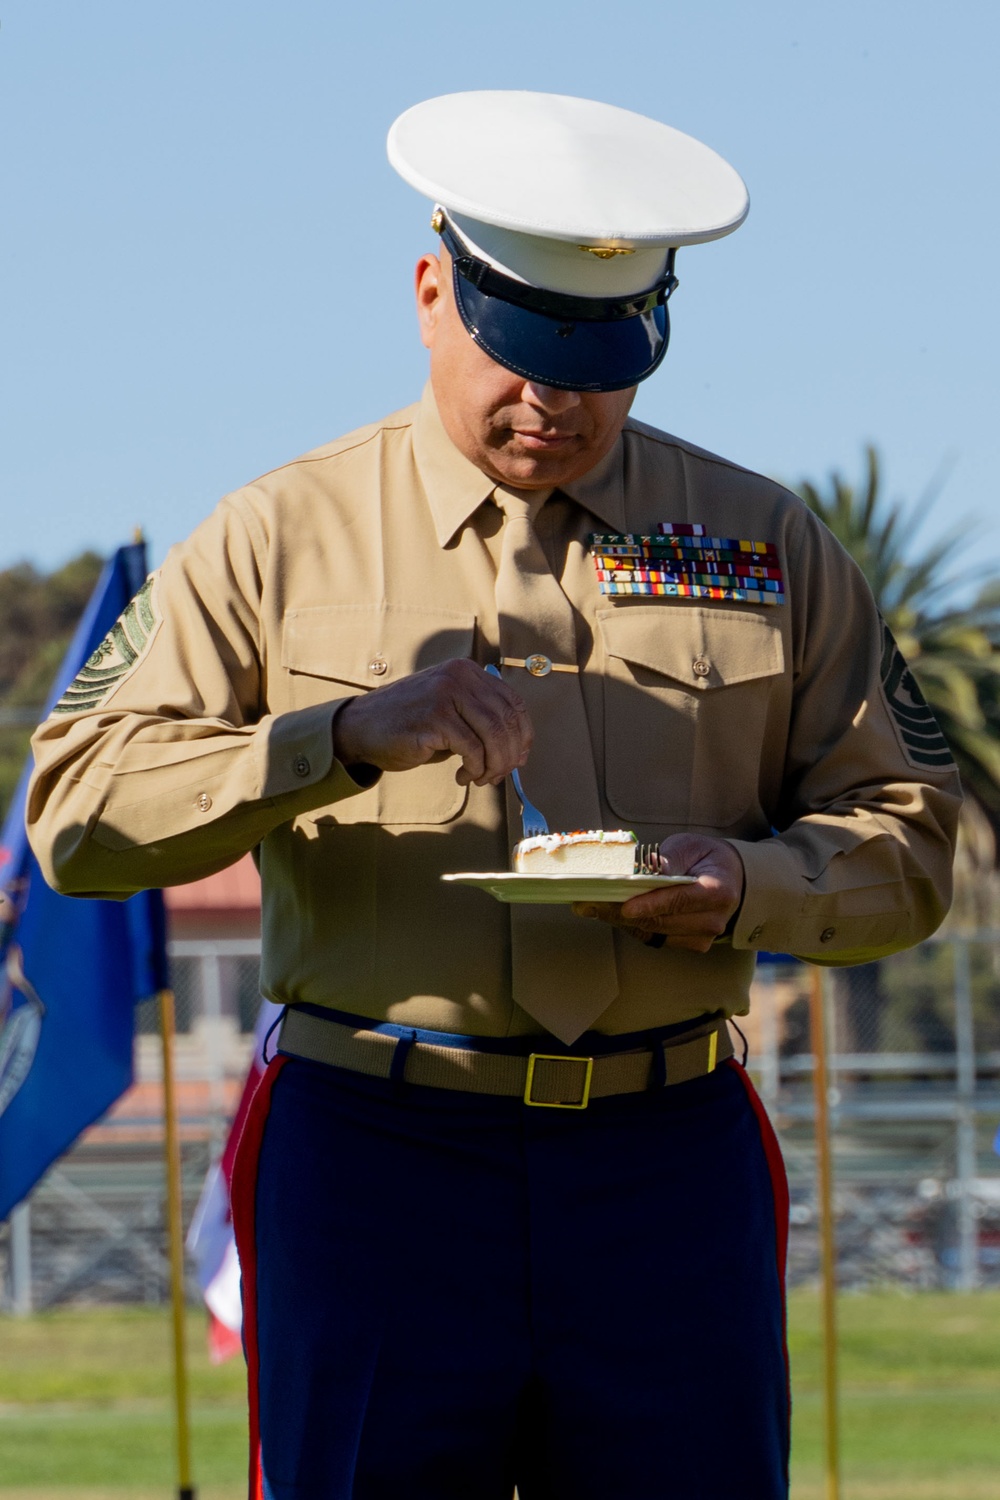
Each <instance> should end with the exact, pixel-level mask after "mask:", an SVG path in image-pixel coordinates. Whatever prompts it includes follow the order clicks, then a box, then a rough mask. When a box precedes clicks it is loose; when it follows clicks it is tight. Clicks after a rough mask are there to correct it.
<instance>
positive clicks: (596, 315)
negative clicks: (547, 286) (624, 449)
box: [441, 224, 677, 391]
mask: <svg viewBox="0 0 1000 1500" xmlns="http://www.w3.org/2000/svg"><path fill="white" fill-rule="evenodd" d="M441 238H442V240H443V241H444V243H445V245H446V246H447V248H448V250H449V252H450V254H451V256H452V281H453V285H454V288H455V301H456V303H457V305H458V310H459V314H460V315H461V318H462V322H463V323H464V324H465V327H466V329H467V330H468V332H469V334H470V335H471V336H472V338H473V339H474V340H475V342H476V343H477V344H478V345H479V347H480V348H481V349H483V350H485V352H486V353H487V354H488V355H489V356H490V358H491V359H495V360H496V361H497V363H498V364H501V365H503V366H504V367H505V368H506V369H508V370H513V371H514V373H515V374H516V375H523V376H524V378H525V379H526V380H537V381H538V382H539V383H540V384H541V385H551V386H555V387H557V388H558V389H560V390H568V391H621V390H625V389H627V387H629V386H632V385H638V383H639V381H640V380H645V379H646V378H647V376H649V375H652V373H653V371H654V370H655V369H656V368H657V366H658V365H659V363H660V361H661V360H662V359H663V356H664V354H665V353H666V352H667V343H668V341H669V338H670V319H669V316H668V313H667V306H666V303H667V298H668V297H669V296H670V293H671V292H672V291H673V289H674V287H675V286H676V284H677V282H676V278H675V276H674V274H673V253H672V252H671V254H670V257H669V260H668V265H667V273H666V275H665V276H664V277H663V279H662V280H661V281H660V282H658V283H657V285H656V286H655V287H651V288H650V289H649V290H648V291H647V292H643V293H640V294H639V295H637V296H635V297H631V298H627V299H621V298H619V299H604V298H590V297H587V298H582V297H571V296H565V295H563V294H562V293H558V292H546V291H542V290H540V289H538V288H535V287H529V286H526V285H525V284H524V283H522V282H518V281H514V280H512V279H511V278H510V277H507V276H503V275H502V274H501V273H500V272H498V271H495V270H494V269H493V267H491V266H488V265H487V264H486V263H485V262H484V261H481V260H477V259H476V258H475V257H474V256H471V255H469V253H468V251H467V250H466V249H465V246H464V245H462V244H461V243H460V242H459V240H458V238H457V236H456V235H455V234H454V233H453V232H452V231H451V228H450V226H449V225H447V224H445V225H443V226H442V228H441ZM543 308H544V311H543V310H542V309H543Z"/></svg>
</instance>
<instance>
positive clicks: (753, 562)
mask: <svg viewBox="0 0 1000 1500" xmlns="http://www.w3.org/2000/svg"><path fill="white" fill-rule="evenodd" d="M590 542H591V548H590V550H591V556H592V557H593V559H594V567H595V569H596V571H597V581H598V586H599V588H600V590H601V593H602V594H614V595H619V594H653V595H669V596H672V597H674V598H680V599H730V600H733V601H735V602H738V603H742V604H784V602H785V582H784V577H783V575H782V571H781V562H780V559H779V556H778V549H777V547H775V546H774V544H773V543H772V542H762V541H754V540H749V539H745V538H742V537H716V536H706V534H705V527H704V526H702V525H699V524H697V523H695V522H683V523H673V522H670V521H661V522H660V524H659V526H658V527H657V532H656V535H655V536H640V535H637V534H631V533H625V534H623V535H608V534H603V533H600V532H595V533H594V534H593V535H592V536H591V538H590Z"/></svg>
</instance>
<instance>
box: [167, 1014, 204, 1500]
mask: <svg viewBox="0 0 1000 1500" xmlns="http://www.w3.org/2000/svg"><path fill="white" fill-rule="evenodd" d="M174 1032H175V1024H174V992H173V990H161V991H160V1040H161V1042H162V1044H163V1119H164V1125H165V1130H164V1150H165V1152H166V1159H167V1224H168V1227H169V1236H170V1301H171V1306H172V1309H173V1333H174V1409H175V1412H176V1422H177V1483H178V1488H177V1500H195V1495H196V1491H195V1488H194V1485H193V1483H192V1480H191V1432H190V1426H189V1423H188V1387H187V1354H186V1348H185V1342H184V1235H183V1222H182V1212H183V1201H182V1197H181V1146H180V1137H179V1135H178V1131H177V1097H176V1093H175V1090H174Z"/></svg>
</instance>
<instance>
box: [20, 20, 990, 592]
mask: <svg viewBox="0 0 1000 1500" xmlns="http://www.w3.org/2000/svg"><path fill="white" fill-rule="evenodd" d="M998 56H1000V5H997V4H996V0H958V3H956V4H955V5H953V6H951V7H948V8H946V7H944V6H942V5H940V4H939V3H930V0H840V3H838V4H835V5H834V4H828V5H811V4H804V3H803V0H795V3H792V0H758V3H757V4H754V5H749V4H746V3H745V0H719V3H713V0H658V3H651V0H613V3H612V0H602V3H597V0H574V3H569V0H560V3H553V0H534V3H531V0H509V3H507V4H504V5H492V6H469V5H467V4H457V3H455V0H438V3H436V4H433V5H423V6H421V5H417V4H414V3H412V0H411V3H379V0H363V3H361V4H354V5H351V6H346V5H343V4H341V5H338V4H334V3H329V0H325V3H321V0H284V3H282V4H271V5H267V4H263V3H259V0H241V3H236V0H200V3H192V0H174V3H171V4H163V3H159V0H90V3H87V4H83V3H80V0H11V3H10V4H9V5H7V6H5V7H3V9H2V10H0V160H2V180H3V187H2V206H3V221H2V222H3V228H2V237H0V256H2V313H0V320H2V326H0V346H2V350H3V355H2V365H0V432H2V437H0V517H2V529H0V567H2V566H8V565H9V564H10V563H12V562H14V561H16V560H19V559H21V558H30V559H32V560H34V561H35V562H37V563H39V564H40V565H42V566H45V567H49V566H53V565H55V564H57V563H59V562H61V561H62V560H64V559H65V558H67V557H69V556H70V555H72V554H73V553H75V552H77V551H78V550H80V549H81V548H83V547H84V546H94V547H97V548H99V549H100V550H108V549H110V548H112V547H113V546H115V545H116V544H118V543H119V542H121V541H124V540H128V539H129V538H130V536H131V533H132V530H133V528H134V527H135V526H136V525H142V526H143V527H144V529H145V531H146V533H147V535H148V537H149V539H150V543H151V554H152V557H153V559H154V560H159V559H160V558H161V557H162V555H163V553H164V552H165V551H166V549H167V547H169V546H170V545H171V544H172V543H173V542H175V541H177V540H178V539H179V538H181V537H182V536H184V535H185V534H186V533H187V532H188V531H189V530H190V529H191V528H192V527H193V526H195V525H196V524H197V522H198V521H199V519H200V518H201V517H202V516H204V515H205V514H206V513H207V512H208V511H209V510H210V509H211V507H212V506H213V505H214V503H215V501H216V500H217V499H218V497H219V496H220V495H221V494H223V493H224V492H225V491H226V490H229V489H232V488H235V487H236V486H237V485H239V484H241V483H243V482H244V481H246V480H248V479H251V478H252V477H254V476H255V475H256V474H258V473H260V472H262V471H264V470H266V469H268V468H271V467H273V466H274V465H276V464H279V463H281V462H283V461H285V460H286V459H288V458H291V457H293V456H294V455H295V454H297V453H300V452H303V451H305V450H307V449H309V448H310V447H314V446H316V445H317V444H319V443H321V442H325V441H327V440H328V439H330V438H332V437H335V436H337V435H338V434H340V433H342V432H345V431H347V430H349V429H350V428H352V427H354V426H357V425H359V424H361V423H363V422H365V421H368V420H371V419H374V418H377V417H379V416H380V415H382V414H383V413H384V412H386V411H389V410H391V409H393V408H394V407H397V406H401V405H404V404H406V403H407V402H408V401H410V400H412V399H414V397H415V396H416V395H417V394H418V393H419V391H420V388H421V385H422V383H423V380H424V376H425V359H426V356H425V354H424V351H423V349H422V348H421V346H420V344H419V342H418V339H417V336H416V329H415V321H414V317H413V313H412V309H411V293H410V284H411V268H412V265H413V262H414V261H415V260H416V258H417V256H418V255H419V254H420V253H421V252H422V251H423V250H424V249H427V248H433V237H432V236H431V234H430V232H429V230H428V228H427V219H428V206H427V205H426V204H425V203H424V202H423V201H422V200H421V199H420V198H419V197H418V195H417V194H416V193H414V192H413V191H412V190H411V189H410V188H408V187H407V186H406V185H405V184H404V183H403V182H401V181H400V180H399V179H397V178H396V176H395V174H394V173H393V172H392V171H391V169H390V168H389V166H388V164H387V162H386V159H385V149H384V141H385V134H386V130H387V128H388V126H389V124H390V123H391V121H392V119H393V118H394V116H395V115H396V114H397V113H399V112H400V111H401V110H403V109H404V108H406V107H407V106H408V105H410V104H412V103H414V102H416V101H417V100H419V99H421V98H425V97H428V96H430V95H432V94H437V93H446V92H450V91H453V90H458V89H466V88H479V87H488V88H516V87H523V88H539V89H550V90H553V91H556V92H561V93H576V94H583V95H589V96H591V97H594V98H599V99H605V100H608V101H610V102H612V103H615V104H620V105H624V106H627V107H629V108H633V109H636V110H639V111H641V112H643V113H646V114H650V115H654V116H656V117H658V118H661V119H663V120H666V121H667V122H669V123H670V124H673V125H675V126H678V127H679V128H680V129H682V130H686V131H688V132H690V133H691V134H693V135H696V136H698V137H700V138H701V139H703V140H705V141H706V142H708V143H709V144H710V145H712V146H714V147H715V148H716V149H717V150H718V151H720V152H721V153H722V154H723V155H724V156H726V157H727V158H728V159H729V160H730V161H732V163H733V164H734V165H735V166H736V167H737V168H738V170H739V171H740V172H741V173H742V175H743V176H744V178H745V179H746V181H747V183H748V185H749V188H750V195H751V210H750V217H749V219H748V221H747V223H746V224H745V226H744V227H743V228H742V229H741V230H739V231H738V233H736V234H735V235H733V236H732V237H731V238H729V239H727V240H725V241H722V242H720V243H719V244H716V245H710V246H704V247H698V248H693V249H690V250H687V251H682V252H681V254H680V255H679V257H678V272H679V275H680V278H681V287H680V290H679V291H678V292H677V294H676V295H675V299H674V301H673V302H672V304H671V307H672V312H673V329H674V332H673V341H672V345H671V349H670V352H669V354H668V356H667V360H666V363H665V364H664V366H663V368H662V370H661V371H660V372H659V373H658V374H657V375H656V376H654V377H653V378H652V380H650V381H649V382H648V383H647V384H646V385H645V386H643V387H642V388H641V390H640V395H639V399H638V402H637V405H636V408H635V411H636V414H637V415H639V416H641V417H642V418H643V419H644V420H646V421H651V422H654V423H656V424H657V425H659V426H662V427H665V428H667V429H668V430H670V431H673V432H677V433H679V434H681V435H683V436H685V437H688V438H690V439H692V440H693V441H695V442H697V443H700V444H702V445H703V446H705V447H708V448H711V449H713V450H715V451H716V452H720V453H723V454H725V455H726V456H727V457H730V458H733V459H735V460H736V461H738V462H740V463H743V464H746V465H748V466H750V467H752V468H756V469H760V470H762V471H764V472H765V473H769V474H773V475H775V476H777V477H780V478H785V479H787V480H791V481H794V480H796V479H798V478H799V477H801V476H805V475H808V476H814V477H819V478H822V477H823V476H825V475H826V474H828V473H829V471H830V470H831V469H833V468H837V469H840V470H841V471H843V472H845V473H846V474H847V475H849V476H854V475H858V474H859V473H860V468H861V456H862V448H863V445H864V444H865V442H867V441H873V442H875V443H877V444H878V446H879V448H880V449H881V452H882V454H883V457H884V460H885V474H886V481H887V489H888V490H889V492H890V493H891V494H898V495H901V496H905V497H909V498H911V499H915V498H916V497H917V496H918V495H919V494H920V493H921V492H922V491H923V490H924V488H925V487H926V486H927V484H928V482H929V481H930V480H931V479H932V478H933V477H934V475H935V474H936V473H937V472H938V471H940V470H941V468H942V465H945V464H947V465H950V470H949V477H948V480H947V484H946V487H945V490H944V493H943V496H942V498H941V500H940V501H939V503H938V507H937V510H936V512H935V519H934V520H933V521H932V523H931V527H930V530H931V531H932V532H933V531H935V530H941V529H944V528H946V527H947V526H948V525H950V524H951V523H952V522H954V521H955V520H957V519H959V518H961V517H964V516H966V515H978V516H979V517H980V520H981V523H982V532H981V537H980V544H979V546H978V548H977V553H978V556H979V558H980V560H982V559H987V560H990V561H992V562H998V561H1000V526H998V525H997V522H998V519H1000V499H998V484H997V471H998V468H1000V419H998V399H997V397H998V387H1000V369H998V351H1000V307H998V298H997V285H998V280H1000V276H998V271H997V260H998V254H1000V232H998V231H1000V222H998V220H1000V209H998V202H1000V194H998V192H997V177H998V161H997V156H998V149H997V148H998V129H997V125H998V115H1000V105H998V102H997V100H998V90H997V85H996V60H997V57H998Z"/></svg>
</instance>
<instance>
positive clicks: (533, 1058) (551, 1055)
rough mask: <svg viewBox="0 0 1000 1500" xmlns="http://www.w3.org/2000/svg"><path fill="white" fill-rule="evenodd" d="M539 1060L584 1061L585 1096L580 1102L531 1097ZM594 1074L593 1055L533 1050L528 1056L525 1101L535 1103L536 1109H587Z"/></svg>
mask: <svg viewBox="0 0 1000 1500" xmlns="http://www.w3.org/2000/svg"><path fill="white" fill-rule="evenodd" d="M538 1062H560V1063H562V1062H571V1063H583V1064H584V1066H585V1068H586V1072H585V1073H584V1077H583V1096H582V1098H581V1099H580V1102H579V1103H578V1104H573V1103H566V1102H564V1101H563V1100H561V1099H533V1098H532V1097H531V1085H532V1082H533V1081H534V1077H535V1064H536V1063H538ZM593 1076H594V1059H593V1058H592V1057H567V1056H566V1055H565V1053H560V1052H532V1053H531V1054H530V1056H529V1057H528V1076H527V1078H526V1079H525V1083H524V1102H525V1104H533V1105H534V1106H535V1108H536V1109H586V1108H587V1105H588V1104H589V1103H590V1080H591V1078H592V1077H593Z"/></svg>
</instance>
